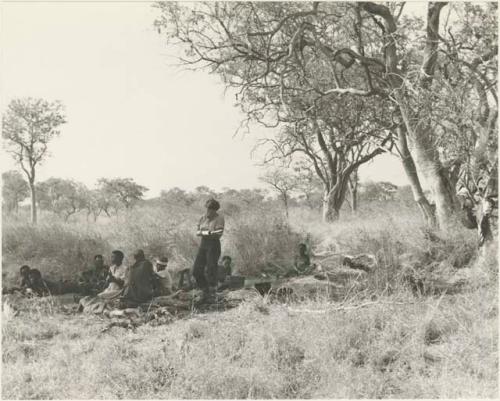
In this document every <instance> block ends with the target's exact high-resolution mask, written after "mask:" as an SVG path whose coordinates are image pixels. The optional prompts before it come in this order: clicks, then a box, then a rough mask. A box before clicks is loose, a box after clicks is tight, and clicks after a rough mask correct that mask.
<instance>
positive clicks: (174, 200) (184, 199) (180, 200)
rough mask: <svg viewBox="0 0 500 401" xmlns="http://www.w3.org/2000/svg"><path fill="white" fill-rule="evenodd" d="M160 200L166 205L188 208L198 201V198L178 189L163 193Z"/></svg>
mask: <svg viewBox="0 0 500 401" xmlns="http://www.w3.org/2000/svg"><path fill="white" fill-rule="evenodd" d="M160 198H161V200H162V201H164V202H166V203H169V204H173V205H179V206H187V207H189V206H191V205H192V204H193V203H194V202H195V201H196V197H195V196H194V195H193V194H191V193H189V192H187V191H185V190H183V189H180V188H178V187H174V188H170V189H169V190H163V191H161V193H160Z"/></svg>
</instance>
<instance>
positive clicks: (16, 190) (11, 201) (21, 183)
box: [2, 170, 30, 212]
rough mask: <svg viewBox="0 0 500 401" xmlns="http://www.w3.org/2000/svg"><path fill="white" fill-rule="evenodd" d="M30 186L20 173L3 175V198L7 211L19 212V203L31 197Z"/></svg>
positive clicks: (14, 172)
mask: <svg viewBox="0 0 500 401" xmlns="http://www.w3.org/2000/svg"><path fill="white" fill-rule="evenodd" d="M29 194H30V192H29V186H28V183H27V182H26V180H25V179H24V178H23V176H22V175H21V173H20V172H19V171H15V170H11V171H6V172H4V173H2V197H3V203H4V207H5V209H6V210H7V211H9V212H10V211H13V210H15V211H16V212H17V211H18V208H19V203H20V202H22V201H23V200H25V199H26V198H27V197H28V196H29Z"/></svg>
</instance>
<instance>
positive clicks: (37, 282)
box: [27, 269, 51, 297]
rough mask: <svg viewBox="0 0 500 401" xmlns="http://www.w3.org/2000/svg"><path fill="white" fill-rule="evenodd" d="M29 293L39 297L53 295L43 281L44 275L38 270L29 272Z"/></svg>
mask: <svg viewBox="0 0 500 401" xmlns="http://www.w3.org/2000/svg"><path fill="white" fill-rule="evenodd" d="M27 289H28V293H32V294H34V295H37V296H39V297H42V296H44V295H49V294H50V293H51V291H50V288H49V286H48V285H47V283H46V281H45V280H43V279H42V273H40V270H38V269H30V271H29V272H28V285H27Z"/></svg>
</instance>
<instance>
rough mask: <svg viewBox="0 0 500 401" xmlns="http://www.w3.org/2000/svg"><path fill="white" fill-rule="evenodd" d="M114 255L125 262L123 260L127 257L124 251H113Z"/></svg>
mask: <svg viewBox="0 0 500 401" xmlns="http://www.w3.org/2000/svg"><path fill="white" fill-rule="evenodd" d="M111 253H112V254H113V255H116V256H117V257H118V258H119V259H120V260H123V258H124V257H125V255H124V254H123V252H122V251H113V252H111Z"/></svg>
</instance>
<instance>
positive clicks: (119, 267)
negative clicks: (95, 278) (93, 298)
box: [97, 250, 128, 299]
mask: <svg viewBox="0 0 500 401" xmlns="http://www.w3.org/2000/svg"><path fill="white" fill-rule="evenodd" d="M124 257H125V255H124V254H123V252H122V251H118V250H116V251H113V252H111V266H110V268H109V273H108V277H107V279H106V283H107V285H108V286H107V287H106V289H105V290H104V291H102V292H100V293H99V294H97V296H98V297H99V298H102V299H114V298H116V297H118V296H119V295H120V294H121V293H122V291H123V287H124V285H125V280H126V278H127V276H128V267H127V266H126V265H124V264H123V259H124Z"/></svg>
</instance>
